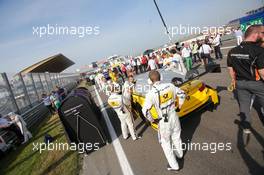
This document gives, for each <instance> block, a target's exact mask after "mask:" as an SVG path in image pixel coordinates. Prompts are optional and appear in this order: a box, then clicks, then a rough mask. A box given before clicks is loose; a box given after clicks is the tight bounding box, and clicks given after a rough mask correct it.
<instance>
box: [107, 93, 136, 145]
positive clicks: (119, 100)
mask: <svg viewBox="0 0 264 175" xmlns="http://www.w3.org/2000/svg"><path fill="white" fill-rule="evenodd" d="M108 104H109V105H110V106H111V107H112V108H113V109H114V110H115V112H116V114H117V116H118V118H119V120H120V123H121V130H122V135H123V138H124V139H126V138H127V137H128V130H129V132H130V135H131V137H132V139H133V140H136V139H137V137H136V134H135V129H134V124H133V121H132V117H133V116H132V113H131V112H129V110H128V109H127V107H126V106H125V105H124V102H123V97H122V95H120V94H117V93H112V94H111V95H110V96H109V98H108Z"/></svg>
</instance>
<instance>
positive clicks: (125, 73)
mask: <svg viewBox="0 0 264 175" xmlns="http://www.w3.org/2000/svg"><path fill="white" fill-rule="evenodd" d="M121 71H122V73H123V74H124V75H125V77H126V78H127V68H126V66H125V64H121Z"/></svg>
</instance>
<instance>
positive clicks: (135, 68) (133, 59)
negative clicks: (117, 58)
mask: <svg viewBox="0 0 264 175" xmlns="http://www.w3.org/2000/svg"><path fill="white" fill-rule="evenodd" d="M130 63H131V65H132V67H133V70H134V71H135V73H136V74H138V69H137V62H136V59H135V58H131V59H130Z"/></svg>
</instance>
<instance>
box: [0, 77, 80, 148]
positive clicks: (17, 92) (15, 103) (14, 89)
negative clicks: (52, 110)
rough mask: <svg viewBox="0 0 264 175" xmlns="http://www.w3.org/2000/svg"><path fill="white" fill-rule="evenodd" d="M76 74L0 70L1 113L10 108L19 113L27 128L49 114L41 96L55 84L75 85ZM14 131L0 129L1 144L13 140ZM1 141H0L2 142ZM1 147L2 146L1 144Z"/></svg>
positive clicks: (8, 110) (66, 86) (30, 127)
mask: <svg viewBox="0 0 264 175" xmlns="http://www.w3.org/2000/svg"><path fill="white" fill-rule="evenodd" d="M79 78H80V76H79V74H70V73H67V74H66V73H65V74H56V73H30V74H26V75H23V76H22V75H21V74H17V75H15V76H11V75H9V74H6V73H1V76H0V113H1V114H2V115H5V114H8V113H9V112H15V113H18V114H21V116H22V117H23V119H24V120H25V122H26V124H27V127H28V128H29V129H32V128H34V126H37V124H38V123H41V121H42V120H43V119H44V118H45V117H47V116H48V115H49V111H48V109H47V108H46V107H45V106H44V104H43V102H42V100H41V96H42V94H43V93H46V94H49V93H50V92H51V91H53V90H55V88H56V86H59V87H63V88H65V89H66V90H67V91H68V92H70V91H71V90H72V89H74V88H75V87H76V86H77V80H78V79H79ZM14 139H15V135H14V133H11V132H6V131H4V130H1V129H0V147H1V143H2V142H3V143H4V144H5V145H8V144H12V142H13V140H14ZM3 143H2V144H3ZM0 151H1V148H0Z"/></svg>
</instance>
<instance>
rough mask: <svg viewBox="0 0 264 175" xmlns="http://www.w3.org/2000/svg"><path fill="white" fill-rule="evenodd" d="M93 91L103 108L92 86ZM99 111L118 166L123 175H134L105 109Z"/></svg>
mask: <svg viewBox="0 0 264 175" xmlns="http://www.w3.org/2000/svg"><path fill="white" fill-rule="evenodd" d="M94 90H95V93H96V96H97V99H98V101H99V104H100V106H101V107H103V101H102V99H101V97H100V95H99V93H98V91H97V89H96V87H95V86H94ZM101 111H102V113H103V117H104V119H105V122H106V125H107V128H108V130H109V132H110V136H111V139H112V143H113V146H114V149H115V152H116V155H117V158H118V161H119V164H120V166H121V169H122V172H123V174H124V175H134V173H133V171H132V168H131V166H130V164H129V162H128V159H127V157H126V154H125V152H124V150H123V148H122V145H121V143H120V141H119V139H118V137H117V135H116V133H115V130H114V128H113V125H112V124H111V121H110V119H109V115H108V114H107V112H106V110H105V108H102V109H101Z"/></svg>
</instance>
